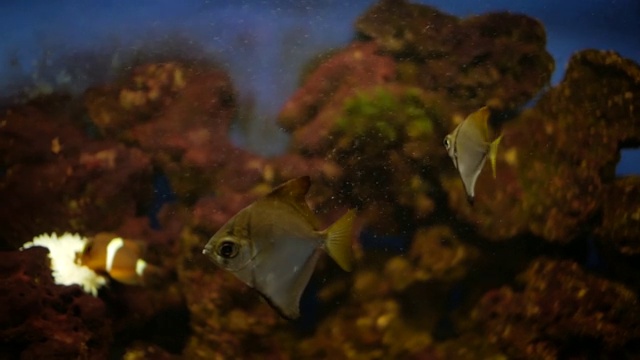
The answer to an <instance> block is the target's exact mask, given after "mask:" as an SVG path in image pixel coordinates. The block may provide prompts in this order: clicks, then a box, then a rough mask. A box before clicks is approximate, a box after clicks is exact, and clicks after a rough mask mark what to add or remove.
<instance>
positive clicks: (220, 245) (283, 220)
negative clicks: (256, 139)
mask: <svg viewBox="0 0 640 360" xmlns="http://www.w3.org/2000/svg"><path fill="white" fill-rule="evenodd" d="M309 187H310V179H309V177H308V176H304V177H300V178H296V179H293V180H289V181H287V182H286V183H284V184H282V185H280V186H278V187H276V188H275V189H273V190H272V191H271V192H270V193H269V194H268V195H266V196H265V197H263V198H262V199H259V200H257V201H255V202H254V203H253V204H251V205H249V206H248V207H246V208H244V209H243V210H241V211H240V212H238V213H237V214H236V215H235V216H233V217H232V218H231V219H230V220H229V221H228V222H227V223H226V224H225V225H223V226H222V228H220V230H218V232H216V233H215V235H213V236H212V237H211V239H210V240H209V242H208V243H207V245H206V246H205V247H204V250H203V251H202V253H203V254H205V255H206V256H208V257H209V259H210V260H211V261H213V262H214V263H215V264H217V265H218V266H220V267H221V268H223V269H225V270H227V271H229V272H231V273H232V274H234V275H235V276H236V277H237V278H238V279H240V280H242V281H243V282H244V283H245V284H247V285H249V286H251V287H252V288H255V289H256V290H258V292H259V293H260V294H261V295H262V296H263V297H264V298H265V299H266V300H267V302H269V304H270V305H271V306H272V307H274V308H275V309H276V310H277V311H278V312H279V313H280V315H282V316H283V317H285V318H288V319H295V318H297V317H298V316H299V315H300V309H299V304H300V297H301V296H302V293H303V291H304V289H305V287H306V286H307V283H308V282H309V279H310V278H311V274H312V273H313V270H314V268H315V266H316V263H317V261H318V258H319V256H320V253H321V252H320V250H324V251H326V252H327V253H328V254H329V256H331V257H332V258H333V259H334V260H335V261H336V262H337V263H338V265H339V266H340V267H341V268H342V269H344V270H345V271H351V269H352V253H351V229H352V226H353V220H354V218H355V212H354V211H353V210H349V211H348V212H347V213H346V214H345V215H343V216H342V217H341V218H340V219H339V220H338V221H336V222H335V223H334V224H332V225H331V226H329V227H328V228H327V229H326V230H323V231H318V230H317V227H316V224H317V219H316V218H315V216H314V214H313V213H312V211H311V209H310V208H309V206H308V205H307V203H306V201H305V195H306V194H307V191H308V190H309Z"/></svg>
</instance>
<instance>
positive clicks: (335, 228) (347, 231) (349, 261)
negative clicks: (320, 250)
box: [325, 210, 356, 271]
mask: <svg viewBox="0 0 640 360" xmlns="http://www.w3.org/2000/svg"><path fill="white" fill-rule="evenodd" d="M355 218H356V213H355V211H354V210H349V211H347V213H346V214H344V215H343V216H342V217H341V218H340V219H338V221H336V222H335V223H333V224H332V225H331V226H329V227H328V228H327V230H325V232H326V240H325V242H326V245H325V248H326V249H327V253H329V256H331V258H332V259H333V260H335V262H336V263H338V265H340V267H341V268H342V269H343V270H344V271H351V270H352V269H353V255H352V252H351V229H352V228H353V221H354V219H355Z"/></svg>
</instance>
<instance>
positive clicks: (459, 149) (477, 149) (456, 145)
mask: <svg viewBox="0 0 640 360" xmlns="http://www.w3.org/2000/svg"><path fill="white" fill-rule="evenodd" d="M490 115H491V110H489V108H488V107H486V106H484V107H482V108H481V109H480V110H478V111H476V112H474V113H471V114H470V115H469V116H467V118H466V119H464V121H462V122H461V123H460V124H459V125H458V126H457V127H456V128H455V129H454V130H453V132H452V133H451V134H449V135H447V136H446V137H445V138H444V147H445V148H446V149H447V152H448V153H449V157H451V160H453V165H455V167H456V169H458V172H459V173H460V177H461V178H462V183H463V184H464V188H465V190H466V192H467V200H468V201H469V203H470V204H473V200H474V198H475V190H474V188H475V186H476V180H477V179H478V176H479V175H480V171H481V170H482V168H483V167H484V163H485V161H486V160H487V155H488V157H489V160H490V161H491V168H492V170H493V177H494V178H495V177H496V155H497V153H498V144H499V143H500V140H501V139H502V134H501V135H500V136H498V137H497V138H496V137H495V136H492V134H491V133H492V131H491V129H490V125H489V117H490Z"/></svg>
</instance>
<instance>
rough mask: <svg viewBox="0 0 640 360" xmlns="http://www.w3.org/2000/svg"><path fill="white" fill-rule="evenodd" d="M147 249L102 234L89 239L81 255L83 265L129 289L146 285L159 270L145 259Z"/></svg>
mask: <svg viewBox="0 0 640 360" xmlns="http://www.w3.org/2000/svg"><path fill="white" fill-rule="evenodd" d="M143 253H144V245H143V244H141V243H139V242H137V241H133V240H128V239H123V238H122V237H119V236H117V235H115V234H111V233H99V234H96V235H95V236H94V237H92V238H89V239H88V240H87V242H86V244H85V246H84V249H83V251H82V253H81V255H80V259H79V262H80V265H84V266H87V267H88V268H90V269H92V270H94V271H96V272H101V273H106V274H108V275H109V277H111V278H112V279H113V280H116V281H117V282H120V283H123V284H127V285H144V284H145V280H146V279H147V278H148V277H149V276H150V275H152V274H159V273H160V272H161V270H160V268H159V267H157V266H154V265H152V264H149V263H147V262H146V261H145V260H144V259H142V254H143Z"/></svg>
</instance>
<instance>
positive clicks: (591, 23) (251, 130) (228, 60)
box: [0, 0, 640, 173]
mask: <svg viewBox="0 0 640 360" xmlns="http://www.w3.org/2000/svg"><path fill="white" fill-rule="evenodd" d="M418 2H421V3H429V4H431V5H434V6H436V7H438V8H440V9H441V10H443V11H446V12H449V13H451V14H454V15H458V16H469V15H473V14H478V13H485V12H489V11H498V10H510V11H514V12H522V13H526V14H528V15H530V16H533V17H536V18H538V19H539V20H541V21H542V22H543V23H544V24H545V27H546V30H547V38H548V49H549V51H550V52H551V53H552V54H553V56H554V58H555V59H556V71H555V73H554V75H553V79H552V82H553V83H554V84H555V83H557V82H558V81H560V79H561V78H562V74H563V73H564V70H565V66H566V63H567V61H568V59H569V57H570V56H571V54H572V53H574V52H575V51H578V50H581V49H584V48H597V49H608V50H616V51H618V52H619V53H621V54H622V55H623V56H625V57H628V58H632V59H634V60H635V61H638V62H640V40H638V36H637V34H640V21H639V20H638V19H639V18H640V1H637V0H611V1H586V2H585V1H579V0H570V1H548V0H544V1H511V0H499V1H484V2H480V1H473V0H459V1H445V0H437V1H431V2H427V1H418ZM373 3H374V1H372V0H366V1H365V0H352V1H337V0H327V1H310V0H307V1H305V0H301V1H296V0H276V1H266V0H263V1H252V0H244V1H222V0H211V1H195V0H186V1H171V0H153V1H152V0H137V1H123V0H120V1H116V0H103V1H72V0H61V1H37V0H33V1H29V2H25V1H19V0H4V1H2V2H1V3H0V33H1V34H2V41H0V79H1V81H0V84H2V85H0V90H4V91H3V92H2V94H3V95H6V94H7V93H8V92H11V91H15V90H16V89H23V88H24V87H25V86H27V84H34V83H36V84H38V89H39V90H40V91H43V90H47V89H54V88H59V87H62V88H67V89H69V90H72V91H78V92H80V91H82V90H83V89H84V88H85V87H86V86H88V85H90V83H91V81H92V80H94V79H97V80H100V76H98V75H99V74H102V75H104V76H108V75H109V74H110V71H111V70H112V69H114V68H115V67H117V65H118V64H121V63H123V62H126V59H127V57H128V56H131V54H132V53H134V52H135V51H136V50H140V49H142V48H145V47H146V46H148V44H149V43H157V44H161V43H162V42H163V41H170V40H172V39H173V40H174V41H175V39H178V41H181V40H180V39H184V40H182V41H192V42H193V43H194V44H196V45H197V46H201V47H202V50H203V51H204V52H206V53H207V54H209V55H211V56H213V57H215V58H216V59H218V60H219V61H220V63H221V64H222V65H223V66H224V67H225V68H226V69H227V71H228V72H229V73H230V75H231V77H232V79H233V81H234V85H235V86H236V87H237V89H238V91H239V100H240V103H241V105H242V106H241V108H242V109H243V111H242V112H241V118H242V120H244V121H245V122H246V123H248V124H249V126H245V127H244V128H243V137H242V138H241V139H240V140H239V141H240V142H241V143H243V144H244V145H246V146H247V147H249V148H252V149H253V150H256V151H260V152H262V153H265V154H274V153H278V152H280V151H281V150H282V149H283V148H284V146H285V142H286V137H285V136H284V135H283V134H282V133H281V132H280V131H279V129H278V128H277V126H276V125H275V124H274V122H273V119H274V118H275V116H276V115H277V113H278V111H279V110H280V108H281V106H282V105H283V103H284V102H285V101H286V99H287V98H289V96H290V95H291V94H292V93H293V92H294V91H295V89H296V87H297V86H298V80H299V77H298V75H299V74H300V71H301V69H302V66H303V65H304V64H305V63H306V62H307V61H308V60H310V59H311V58H312V57H313V56H314V55H317V54H319V53H322V52H324V51H327V50H330V49H333V48H336V47H340V46H343V45H345V44H346V43H348V42H349V41H350V40H351V38H352V36H353V34H354V32H353V23H354V22H355V19H356V17H357V16H358V15H360V14H362V13H363V12H364V11H365V10H366V9H367V8H368V7H369V6H370V5H371V4H373ZM87 53H91V54H94V55H95V56H93V57H87V56H85V57H83V54H87ZM74 56H75V58H76V59H77V62H76V63H70V62H69V61H68V59H69V58H70V57H71V58H73V57H74ZM92 62H93V64H91V63H92ZM83 69H84V71H83ZM3 87H5V88H4V89H3ZM265 139H267V140H265ZM633 154H634V153H624V154H623V158H622V161H621V164H622V165H621V169H619V172H620V173H629V172H635V173H638V172H640V171H639V170H638V168H639V167H640V165H637V164H640V162H638V161H637V159H638V157H637V156H638V155H633Z"/></svg>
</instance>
